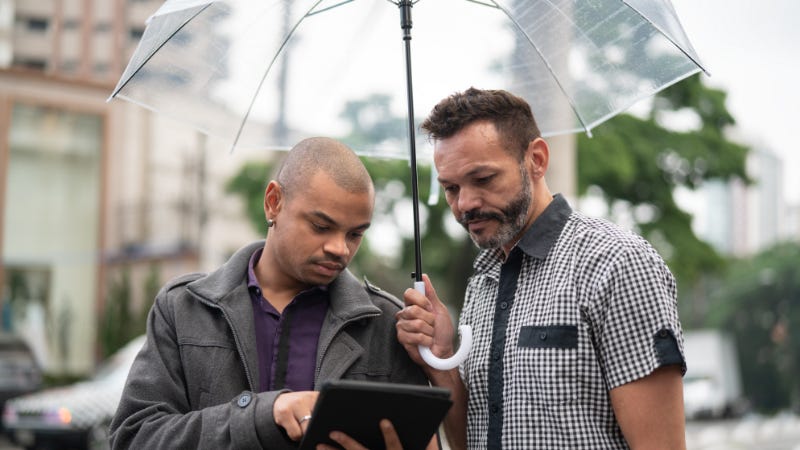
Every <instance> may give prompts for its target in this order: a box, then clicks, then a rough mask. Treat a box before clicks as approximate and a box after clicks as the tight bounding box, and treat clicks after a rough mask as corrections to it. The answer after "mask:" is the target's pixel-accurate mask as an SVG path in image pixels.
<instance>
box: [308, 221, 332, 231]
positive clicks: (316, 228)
mask: <svg viewBox="0 0 800 450" xmlns="http://www.w3.org/2000/svg"><path fill="white" fill-rule="evenodd" d="M311 227H312V228H313V229H314V231H316V232H318V233H324V232H326V231H328V230H329V229H330V227H328V226H327V225H322V224H319V223H316V222H311Z"/></svg>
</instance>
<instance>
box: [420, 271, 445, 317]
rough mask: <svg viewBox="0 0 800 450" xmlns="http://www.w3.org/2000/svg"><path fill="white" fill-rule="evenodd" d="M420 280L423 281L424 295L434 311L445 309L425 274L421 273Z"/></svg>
mask: <svg viewBox="0 0 800 450" xmlns="http://www.w3.org/2000/svg"><path fill="white" fill-rule="evenodd" d="M422 281H423V282H424V283H425V297H427V298H428V300H429V301H430V302H431V306H432V307H433V309H434V311H447V307H446V306H444V304H443V303H442V301H441V300H439V296H438V295H437V294H436V289H435V288H434V287H433V283H431V279H430V278H429V277H428V275H427V274H422Z"/></svg>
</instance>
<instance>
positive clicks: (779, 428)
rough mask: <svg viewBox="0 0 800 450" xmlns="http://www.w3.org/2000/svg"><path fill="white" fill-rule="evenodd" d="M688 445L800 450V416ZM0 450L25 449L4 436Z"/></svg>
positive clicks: (711, 427)
mask: <svg viewBox="0 0 800 450" xmlns="http://www.w3.org/2000/svg"><path fill="white" fill-rule="evenodd" d="M686 444H687V445H686V447H687V449H688V450H732V449H735V450H800V417H798V416H797V415H791V414H778V415H776V416H773V417H763V416H757V415H750V416H745V417H743V418H741V419H735V420H718V421H689V422H687V424H686ZM445 448H447V446H446V445H445ZM0 450H21V449H20V448H19V447H16V446H13V445H11V444H10V443H9V442H8V440H7V439H6V438H5V437H0Z"/></svg>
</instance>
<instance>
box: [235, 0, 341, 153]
mask: <svg viewBox="0 0 800 450" xmlns="http://www.w3.org/2000/svg"><path fill="white" fill-rule="evenodd" d="M322 2H323V0H318V1H317V2H315V3H314V4H313V5H312V6H311V7H310V8H309V9H308V10H307V11H306V13H305V14H303V16H302V17H300V20H298V21H297V22H295V24H294V26H292V29H291V30H289V33H287V34H286V37H285V38H284V39H283V42H281V45H280V47H278V51H276V52H275V56H273V57H272V61H270V62H269V66H267V70H265V71H264V74H263V75H262V76H261V80H260V81H259V82H258V86H257V87H256V90H255V92H254V93H253V96H252V98H251V100H250V105H249V106H248V107H247V111H246V112H245V113H244V117H242V123H240V124H239V130H238V131H237V132H236V137H235V138H234V139H233V143H232V144H231V151H233V149H234V148H235V147H236V143H237V142H239V138H240V137H241V136H242V131H244V125H245V124H246V123H247V119H248V118H250V113H251V112H252V111H253V105H255V103H256V97H258V93H259V92H261V88H262V87H263V86H264V81H265V80H266V79H267V75H269V71H270V70H272V66H273V65H274V64H275V61H277V60H278V57H279V56H280V55H281V54H282V53H283V49H284V48H285V47H286V44H287V43H288V42H289V40H290V39H291V38H292V36H294V32H295V31H297V27H299V26H300V23H301V22H302V21H303V20H304V19H305V18H306V17H310V15H312V13H313V12H314V8H316V7H317V6H319V4H320V3H322ZM344 3H349V2H348V1H345V2H342V3H339V4H338V5H334V6H331V8H333V7H335V6H340V5H343V4H344ZM328 9H330V8H325V10H328ZM319 12H321V11H319Z"/></svg>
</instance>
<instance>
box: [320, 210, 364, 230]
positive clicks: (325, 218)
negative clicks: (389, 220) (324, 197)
mask: <svg viewBox="0 0 800 450" xmlns="http://www.w3.org/2000/svg"><path fill="white" fill-rule="evenodd" d="M309 215H310V216H315V217H317V218H318V219H321V220H323V221H325V222H327V223H328V224H331V225H335V226H337V227H338V226H339V224H338V223H337V222H336V221H335V220H333V218H332V217H331V216H329V215H327V214H325V213H324V212H322V211H319V210H314V211H311V212H310V213H309ZM371 224H372V223H371V222H366V223H362V224H361V225H357V226H355V227H353V228H352V229H353V230H360V229H364V230H366V229H367V228H369V226H370V225H371Z"/></svg>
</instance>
